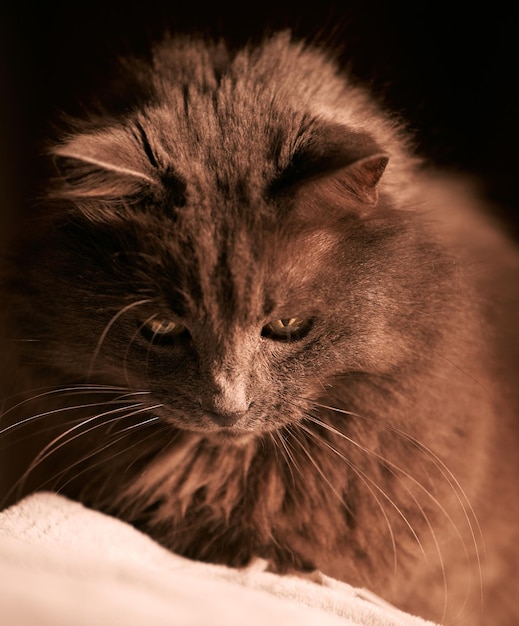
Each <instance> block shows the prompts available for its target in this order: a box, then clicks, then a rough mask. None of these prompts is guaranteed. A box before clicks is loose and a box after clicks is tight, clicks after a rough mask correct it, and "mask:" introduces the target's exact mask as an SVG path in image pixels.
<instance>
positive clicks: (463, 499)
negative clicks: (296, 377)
mask: <svg viewBox="0 0 519 626" xmlns="http://www.w3.org/2000/svg"><path fill="white" fill-rule="evenodd" d="M313 404H314V405H315V406H317V407H320V408H323V409H327V410H329V411H333V412H336V413H342V414H344V415H349V416H351V417H357V418H360V419H363V420H368V421H373V418H369V417H367V416H365V415H360V414H358V413H355V412H353V411H347V410H345V409H339V408H336V407H332V406H328V405H325V404H320V403H319V402H313ZM382 426H383V427H384V428H386V429H388V430H390V431H391V432H394V433H395V434H397V435H398V436H400V437H402V438H403V439H405V440H407V441H408V442H409V443H411V444H413V445H414V446H415V447H417V448H418V449H419V450H420V451H421V452H423V453H424V454H425V455H427V456H428V457H429V458H430V459H431V461H432V462H433V464H434V466H435V467H436V468H437V469H438V470H439V472H440V473H441V475H442V476H443V478H444V479H445V480H446V482H447V484H448V485H449V487H450V488H451V489H452V492H453V493H454V495H455V496H456V499H457V500H458V504H459V505H460V508H461V510H462V512H463V515H464V517H465V521H466V522H467V528H468V529H469V532H470V534H471V539H472V542H473V545H474V550H475V556H476V560H477V563H478V571H479V581H480V596H481V600H482V598H483V574H482V566H481V555H480V551H479V545H478V539H477V538H476V531H475V530H474V525H473V524H475V526H476V529H477V532H478V536H479V542H480V543H481V544H482V546H483V550H484V537H483V531H482V529H481V526H480V524H479V520H478V518H477V515H476V512H475V511H474V508H473V506H472V504H471V502H470V500H469V498H468V496H467V494H466V492H465V490H464V489H463V487H462V485H461V484H460V482H459V481H458V479H457V478H456V476H455V475H454V473H453V472H452V471H451V470H450V469H449V468H448V466H447V465H446V464H445V463H444V461H442V459H440V457H439V456H438V455H437V454H435V453H434V452H433V451H432V450H431V449H430V448H429V447H428V446H426V445H425V444H423V443H422V442H421V441H419V440H418V439H416V438H415V437H413V436H412V435H409V434H408V433H405V432H404V431H402V430H401V429H399V428H396V427H394V426H392V425H389V424H385V423H383V424H382ZM337 434H339V435H342V433H340V431H337Z"/></svg>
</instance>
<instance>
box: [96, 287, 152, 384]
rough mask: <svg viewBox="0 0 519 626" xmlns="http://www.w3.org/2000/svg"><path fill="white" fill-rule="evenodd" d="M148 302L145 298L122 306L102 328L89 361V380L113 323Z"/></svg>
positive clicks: (149, 300)
mask: <svg viewBox="0 0 519 626" xmlns="http://www.w3.org/2000/svg"><path fill="white" fill-rule="evenodd" d="M149 302H152V300H151V299H150V298H146V299H144V300H137V302H132V303H130V304H127V305H126V306H124V307H123V308H122V309H120V310H119V311H118V312H117V313H116V314H115V315H114V316H113V317H112V318H111V320H110V321H109V322H108V324H107V325H106V326H105V327H104V330H103V332H102V333H101V336H100V337H99V340H98V342H97V345H96V347H95V350H94V353H93V354H92V359H91V361H90V367H89V369H88V376H87V377H88V378H91V376H92V373H93V371H94V367H95V363H96V361H97V357H98V356H99V353H100V351H101V347H102V345H103V343H104V340H105V339H106V336H107V335H108V333H109V332H110V329H111V328H112V326H113V325H114V324H115V322H116V321H117V320H118V319H119V318H120V317H121V316H123V315H124V314H125V313H127V312H128V311H131V310H132V309H134V308H135V307H138V306H142V305H143V304H148V303H149Z"/></svg>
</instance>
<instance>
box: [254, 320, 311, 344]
mask: <svg viewBox="0 0 519 626" xmlns="http://www.w3.org/2000/svg"><path fill="white" fill-rule="evenodd" d="M311 326H312V321H311V320H308V319H303V318H301V317H288V318H283V319H278V320H272V321H271V322H269V323H268V324H266V325H265V326H264V327H263V329H262V331H261V334H262V336H263V337H267V338H268V339H274V340H275V341H285V342H291V341H298V340H299V339H302V338H303V337H304V336H305V335H306V334H307V333H308V331H309V330H310V328H311Z"/></svg>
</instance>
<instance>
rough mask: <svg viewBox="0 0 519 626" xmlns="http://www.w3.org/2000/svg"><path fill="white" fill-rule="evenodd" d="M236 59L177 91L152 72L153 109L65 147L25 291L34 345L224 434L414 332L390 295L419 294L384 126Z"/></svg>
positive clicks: (64, 369) (274, 423) (286, 408)
mask: <svg viewBox="0 0 519 626" xmlns="http://www.w3.org/2000/svg"><path fill="white" fill-rule="evenodd" d="M269 58H270V57H269ZM171 67H173V68H174V64H173V65H172V66H171ZM259 68H260V70H261V63H260V64H259ZM171 71H173V70H171ZM232 71H235V72H236V76H234V78H232V80H231V79H229V80H227V79H222V81H221V83H220V84H216V79H215V78H214V77H213V78H211V80H209V79H204V81H206V82H203V81H202V84H201V86H197V85H196V81H195V80H194V79H193V80H192V81H191V83H189V89H188V88H187V87H186V89H185V90H184V92H183V91H182V89H180V88H179V87H178V85H177V83H175V82H174V81H172V82H171V85H169V84H167V81H165V79H164V77H159V78H161V82H160V81H159V87H156V91H157V93H156V102H155V104H147V106H146V108H145V109H144V110H145V113H142V112H137V113H134V114H128V115H127V116H126V117H125V118H124V119H123V120H119V121H117V122H114V121H103V123H102V124H101V125H98V127H97V128H95V130H92V129H89V130H87V131H84V132H78V133H76V134H74V135H72V136H71V137H69V138H68V139H66V140H65V141H64V142H63V143H62V144H61V145H59V146H57V147H56V148H55V149H54V156H55V158H56V159H57V162H58V167H59V171H60V177H59V181H58V188H57V193H56V194H55V197H56V196H57V198H58V205H57V208H56V210H55V211H54V212H53V215H52V216H51V217H50V218H49V220H48V222H47V226H46V227H44V226H41V228H42V229H43V230H42V232H40V233H39V234H38V235H37V236H36V241H37V242H38V243H37V244H35V243H34V241H33V242H32V243H31V245H32V248H33V255H34V258H33V259H32V261H30V264H31V269H30V270H29V271H28V278H27V283H26V284H24V285H23V286H22V288H21V291H22V292H24V291H26V290H27V288H29V291H30V297H29V298H26V297H22V298H21V299H20V318H21V320H22V329H21V330H20V332H21V333H23V335H24V336H25V337H27V338H31V337H33V336H34V338H35V339H37V343H36V344H34V348H33V352H32V354H31V361H36V362H37V363H39V365H40V366H41V367H44V368H49V367H51V368H52V369H57V370H59V371H60V372H61V373H62V374H61V379H63V380H68V381H70V382H71V384H72V383H76V382H82V381H88V380H90V381H94V382H104V383H108V384H112V385H126V386H128V387H130V388H131V389H139V390H144V391H146V392H149V403H150V405H154V406H155V405H157V404H158V405H160V406H159V407H158V408H157V412H158V413H159V415H160V416H161V417H163V418H164V419H165V420H167V421H169V422H171V423H172V424H174V425H176V426H179V427H181V428H186V429H190V430H196V431H202V432H206V433H214V432H226V433H228V434H229V436H232V434H233V433H235V434H246V433H250V432H258V431H259V432H262V431H265V430H271V429H274V428H279V427H281V426H283V425H284V424H287V423H290V422H295V421H298V420H300V419H301V418H303V417H304V415H305V411H306V410H307V406H308V405H307V402H308V400H309V399H315V398H317V397H319V396H320V395H323V394H326V393H327V392H329V390H330V388H332V387H333V381H334V377H336V376H339V375H340V376H342V375H344V374H347V373H350V372H357V371H358V372H370V373H374V374H377V373H386V372H388V371H389V370H390V369H391V368H392V367H395V366H396V365H397V364H398V362H399V359H400V358H401V353H402V352H403V351H404V349H405V345H406V342H407V341H411V340H412V338H411V337H410V335H409V332H408V330H407V329H405V321H406V318H411V317H412V314H413V311H412V310H402V307H400V306H399V302H400V301H402V300H404V301H405V302H409V301H414V302H415V303H416V304H415V306H417V307H420V306H422V307H423V302H422V303H421V302H420V300H421V299H423V298H427V294H424V293H421V292H420V285H418V284H415V283H413V279H412V277H411V275H410V271H409V270H410V269H411V268H410V267H408V266H407V261H406V252H405V248H406V245H407V244H406V235H405V220H404V219H397V220H395V219H393V218H394V216H390V218H389V219H388V214H390V213H391V211H390V209H389V208H388V203H387V202H386V200H385V198H384V196H383V195H381V197H380V199H378V198H377V190H378V183H379V181H380V180H381V176H382V175H383V172H384V168H385V166H386V163H387V157H386V156H385V154H383V153H381V152H380V149H379V147H378V145H377V144H376V143H375V142H374V140H373V139H372V138H371V137H370V136H369V135H368V134H366V133H364V132H360V131H357V130H352V129H351V128H347V127H344V126H341V125H340V124H337V123H331V122H323V121H322V120H320V119H319V117H318V116H316V117H312V116H311V115H310V114H309V113H308V112H306V111H304V110H303V112H301V111H299V112H297V111H296V110H294V109H292V108H291V107H290V106H288V105H287V103H286V102H285V101H283V100H282V99H281V100H280V99H279V98H278V97H277V96H276V98H273V96H272V90H271V87H270V83H269V82H267V83H263V82H262V81H264V77H263V74H261V73H260V74H258V76H259V77H258V81H259V82H258V84H256V85H254V89H253V88H252V86H251V85H250V84H248V83H244V84H240V80H242V79H241V78H240V76H242V74H241V73H240V72H241V70H239V69H236V70H232V68H231V69H229V72H230V74H232ZM261 71H262V72H263V71H264V70H261ZM269 71H270V70H269ZM258 72H259V70H258ZM252 73H254V72H252ZM184 79H185V77H184ZM247 80H249V78H247ZM211 81H212V82H211ZM278 87H279V89H280V90H281V91H282V89H284V88H285V87H284V83H283V82H281V83H280V85H279V86H278ZM278 100H279V101H278ZM38 227H40V226H38ZM26 250H27V249H25V250H24V254H26ZM410 290H415V291H418V292H419V293H416V294H414V296H413V297H412V298H411V297H410V295H409V291H410Z"/></svg>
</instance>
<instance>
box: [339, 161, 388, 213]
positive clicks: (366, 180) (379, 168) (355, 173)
mask: <svg viewBox="0 0 519 626" xmlns="http://www.w3.org/2000/svg"><path fill="white" fill-rule="evenodd" d="M388 161H389V158H388V156H387V155H385V154H375V155H373V156H369V157H365V158H363V159H359V160H358V161H355V162H354V163H352V164H351V165H348V166H347V167H345V168H344V169H342V170H339V171H338V172H335V173H334V177H335V178H336V179H337V181H338V182H339V183H340V184H341V185H343V186H344V187H345V188H346V189H347V190H348V191H349V192H350V193H352V194H353V195H355V196H357V198H359V200H360V201H361V202H363V203H364V204H367V205H369V206H374V205H375V204H376V203H377V200H378V191H377V186H378V183H379V181H380V179H381V178H382V174H383V173H384V170H385V169H386V165H387V164H388Z"/></svg>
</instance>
